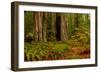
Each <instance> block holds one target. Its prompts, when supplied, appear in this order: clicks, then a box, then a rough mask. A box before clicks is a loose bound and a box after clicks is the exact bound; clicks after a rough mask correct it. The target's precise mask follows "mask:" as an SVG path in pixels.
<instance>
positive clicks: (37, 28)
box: [35, 12, 42, 42]
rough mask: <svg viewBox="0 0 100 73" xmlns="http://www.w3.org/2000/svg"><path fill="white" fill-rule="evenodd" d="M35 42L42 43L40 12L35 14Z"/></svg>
mask: <svg viewBox="0 0 100 73" xmlns="http://www.w3.org/2000/svg"><path fill="white" fill-rule="evenodd" d="M35 41H36V42H40V41H42V14H41V13H40V12H36V13H35Z"/></svg>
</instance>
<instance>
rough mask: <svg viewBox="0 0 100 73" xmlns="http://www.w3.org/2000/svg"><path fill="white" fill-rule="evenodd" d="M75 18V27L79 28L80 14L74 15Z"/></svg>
mask: <svg viewBox="0 0 100 73" xmlns="http://www.w3.org/2000/svg"><path fill="white" fill-rule="evenodd" d="M74 18H75V22H74V23H75V27H76V28H78V24H79V21H78V14H75V15H74Z"/></svg>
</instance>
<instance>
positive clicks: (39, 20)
mask: <svg viewBox="0 0 100 73" xmlns="http://www.w3.org/2000/svg"><path fill="white" fill-rule="evenodd" d="M37 20H38V25H39V26H38V30H39V33H38V35H39V42H41V41H43V39H42V38H43V37H42V36H43V35H42V12H38V19H37Z"/></svg>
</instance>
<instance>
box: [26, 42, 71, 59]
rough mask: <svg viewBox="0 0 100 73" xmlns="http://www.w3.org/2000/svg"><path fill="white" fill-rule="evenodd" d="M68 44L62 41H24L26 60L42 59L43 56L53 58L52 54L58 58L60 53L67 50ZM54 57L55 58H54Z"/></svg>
mask: <svg viewBox="0 0 100 73" xmlns="http://www.w3.org/2000/svg"><path fill="white" fill-rule="evenodd" d="M68 49H69V46H68V45H67V44H65V43H64V44H63V43H57V42H53V43H52V42H47V43H43V42H42V43H34V44H32V43H25V54H26V57H27V59H26V60H27V61H29V60H30V59H32V60H43V59H44V57H46V58H47V59H49V56H52V57H51V59H53V58H54V56H53V55H55V56H56V57H58V56H59V55H60V56H59V58H60V57H61V54H62V53H64V52H66V51H68ZM55 59H56V58H55Z"/></svg>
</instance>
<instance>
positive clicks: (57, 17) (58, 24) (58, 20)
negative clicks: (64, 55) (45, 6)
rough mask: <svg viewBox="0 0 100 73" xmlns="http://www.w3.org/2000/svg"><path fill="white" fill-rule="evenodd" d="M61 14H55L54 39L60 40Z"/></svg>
mask: <svg viewBox="0 0 100 73" xmlns="http://www.w3.org/2000/svg"><path fill="white" fill-rule="evenodd" d="M60 27H61V16H60V14H58V13H57V14H56V40H57V41H60V40H61V36H60V35H61V28H60Z"/></svg>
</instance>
